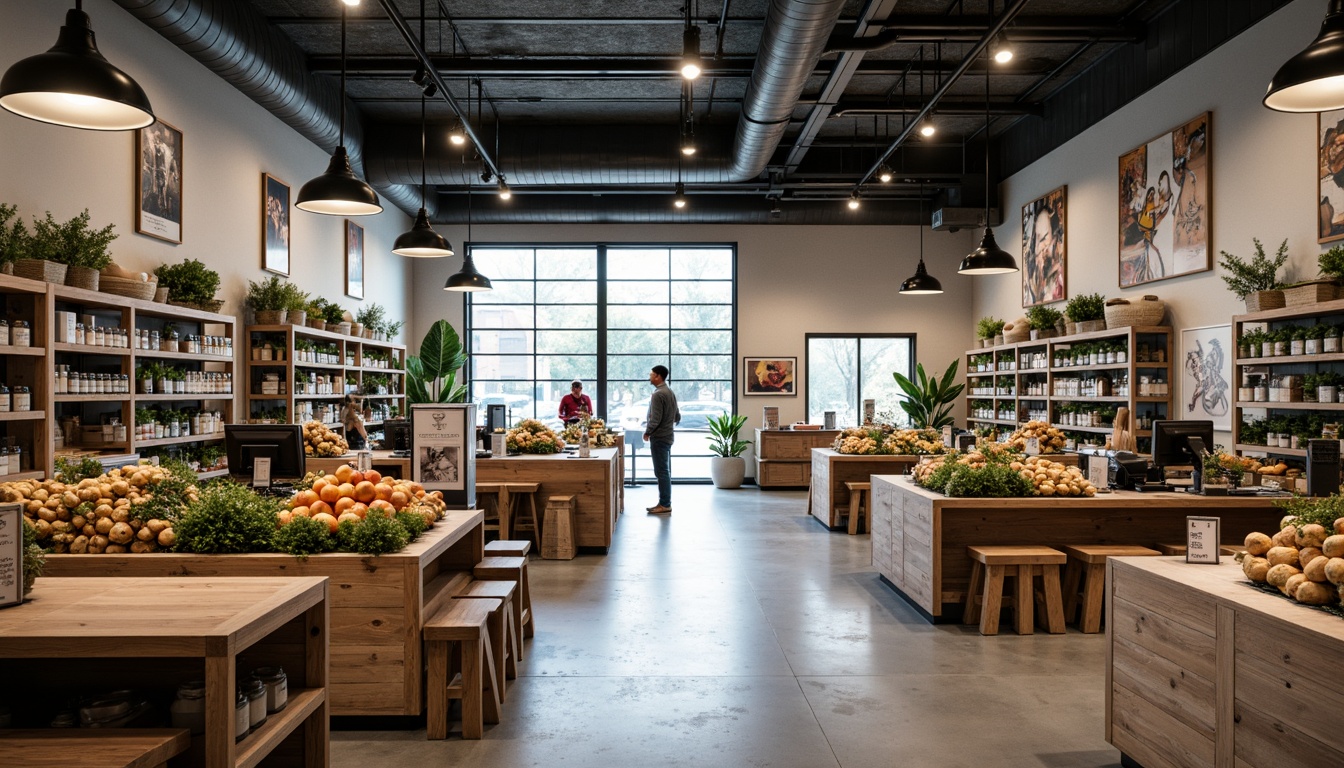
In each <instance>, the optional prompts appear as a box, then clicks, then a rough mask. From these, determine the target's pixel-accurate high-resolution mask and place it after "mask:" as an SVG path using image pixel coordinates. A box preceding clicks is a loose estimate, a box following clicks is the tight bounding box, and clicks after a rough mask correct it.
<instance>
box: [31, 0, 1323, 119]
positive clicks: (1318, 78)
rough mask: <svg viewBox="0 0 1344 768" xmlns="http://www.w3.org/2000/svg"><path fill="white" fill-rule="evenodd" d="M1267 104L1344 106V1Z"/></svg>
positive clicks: (1290, 65)
mask: <svg viewBox="0 0 1344 768" xmlns="http://www.w3.org/2000/svg"><path fill="white" fill-rule="evenodd" d="M6 77H8V76H6ZM1264 104H1265V106H1266V107H1269V108H1270V109H1274V110H1278V111H1280V112H1326V111H1330V110H1335V109H1340V108H1341V107H1344V0H1330V6H1329V8H1327V9H1326V12H1325V21H1323V22H1321V33H1320V34H1319V35H1317V36H1316V39H1315V40H1313V41H1311V45H1308V46H1307V47H1306V48H1304V49H1303V50H1302V52H1301V53H1298V54H1297V55H1296V56H1294V57H1293V58H1291V59H1289V60H1288V61H1286V62H1284V65H1283V66H1282V67H1279V71H1278V72H1275V73H1274V79H1273V80H1270V81H1269V90H1268V92H1266V93H1265V100H1264Z"/></svg>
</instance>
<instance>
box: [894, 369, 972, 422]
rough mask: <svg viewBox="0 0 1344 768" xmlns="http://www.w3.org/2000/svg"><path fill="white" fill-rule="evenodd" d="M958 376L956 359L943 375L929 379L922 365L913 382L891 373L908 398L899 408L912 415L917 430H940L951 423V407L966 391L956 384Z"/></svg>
mask: <svg viewBox="0 0 1344 768" xmlns="http://www.w3.org/2000/svg"><path fill="white" fill-rule="evenodd" d="M956 376H957V361H955V360H954V361H952V364H951V365H949V366H948V367H947V370H946V371H944V372H943V375H942V376H935V377H930V376H929V375H928V373H926V372H925V370H924V365H923V364H922V363H921V364H918V365H916V366H915V380H913V381H912V380H911V379H910V378H908V377H906V376H904V375H902V374H900V373H895V372H893V373H892V377H893V378H894V379H895V380H896V385H897V386H898V387H900V388H901V391H902V392H904V393H905V396H906V398H907V399H906V400H903V401H901V403H900V405H901V410H903V411H905V412H906V414H907V415H909V416H910V423H911V426H913V427H915V428H916V429H924V428H929V429H941V428H942V427H945V426H947V425H948V424H951V423H952V421H953V419H952V406H953V404H954V403H955V402H956V400H957V398H958V397H959V396H960V395H961V393H962V391H963V390H964V389H965V388H966V386H965V385H964V384H953V381H954V380H955V379H956Z"/></svg>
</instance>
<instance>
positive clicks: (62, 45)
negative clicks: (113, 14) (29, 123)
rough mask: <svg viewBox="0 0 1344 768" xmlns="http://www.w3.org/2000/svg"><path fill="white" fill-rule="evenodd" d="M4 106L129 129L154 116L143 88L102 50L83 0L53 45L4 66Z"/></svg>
mask: <svg viewBox="0 0 1344 768" xmlns="http://www.w3.org/2000/svg"><path fill="white" fill-rule="evenodd" d="M0 107H4V108H5V109H7V110H9V111H10V112H13V113H14V114H16V115H19V116H21V117H26V118H29V119H30V120H37V121H38V122H43V123H51V124H53V125H64V126H68V127H70V128H84V129H87V130H91V131H130V130H135V129H137V128H144V127H145V126H147V125H150V124H151V123H153V122H154V109H153V108H152V107H150V105H149V97H148V96H146V95H145V92H144V90H142V89H141V88H140V85H139V84H138V83H136V82H135V80H133V79H131V76H130V75H128V74H126V73H125V72H122V71H121V70H120V69H117V68H116V67H114V66H112V64H111V62H109V61H108V60H107V59H105V58H103V54H101V53H99V52H98V44H97V42H96V41H95V40H94V37H93V26H92V24H91V23H90V21H89V15H88V14H87V13H84V3H83V0H75V7H74V8H72V9H70V10H68V11H66V12H65V25H64V26H62V27H61V31H60V33H59V34H58V35H57V36H56V44H55V45H53V46H52V47H51V48H49V49H47V52H46V53H39V54H37V55H35V56H29V57H28V58H26V59H21V60H19V61H17V62H15V63H14V65H13V66H11V67H10V68H9V70H8V71H6V72H5V76H4V78H3V79H0Z"/></svg>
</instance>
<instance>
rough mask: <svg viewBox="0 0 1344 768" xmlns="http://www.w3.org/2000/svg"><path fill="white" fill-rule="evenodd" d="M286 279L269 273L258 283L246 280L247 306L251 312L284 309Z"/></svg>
mask: <svg viewBox="0 0 1344 768" xmlns="http://www.w3.org/2000/svg"><path fill="white" fill-rule="evenodd" d="M287 284H288V281H287V280H281V279H280V276H279V275H271V276H270V277H268V278H266V279H265V280H262V281H261V282H260V283H257V282H253V281H251V280H249V281H247V308H248V309H250V310H252V311H253V312H279V311H281V310H283V309H285V308H286V307H285V294H286V288H285V286H286V285H287Z"/></svg>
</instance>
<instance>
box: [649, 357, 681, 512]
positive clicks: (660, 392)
mask: <svg viewBox="0 0 1344 768" xmlns="http://www.w3.org/2000/svg"><path fill="white" fill-rule="evenodd" d="M667 373H668V371H667V366H665V365H655V366H653V370H652V371H650V372H649V383H650V384H652V385H653V395H652V396H651V397H650V398H649V415H648V417H647V418H646V419H645V422H644V442H646V443H648V444H649V453H650V454H652V455H653V474H654V476H655V477H657V478H658V504H657V505H655V506H652V507H649V514H651V515H666V514H670V513H671V512H672V441H673V439H674V437H675V435H674V434H673V432H674V430H675V429H676V425H678V424H680V423H681V411H680V410H679V409H678V408H677V394H676V393H675V392H673V391H672V388H671V387H669V386H667Z"/></svg>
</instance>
